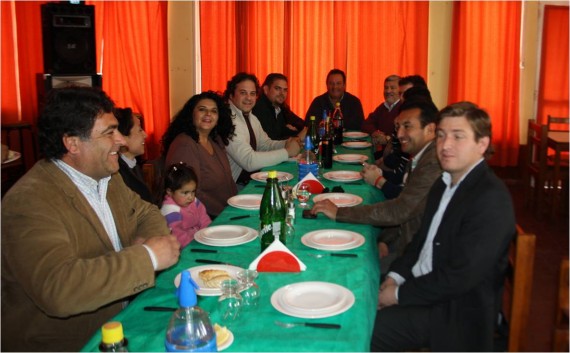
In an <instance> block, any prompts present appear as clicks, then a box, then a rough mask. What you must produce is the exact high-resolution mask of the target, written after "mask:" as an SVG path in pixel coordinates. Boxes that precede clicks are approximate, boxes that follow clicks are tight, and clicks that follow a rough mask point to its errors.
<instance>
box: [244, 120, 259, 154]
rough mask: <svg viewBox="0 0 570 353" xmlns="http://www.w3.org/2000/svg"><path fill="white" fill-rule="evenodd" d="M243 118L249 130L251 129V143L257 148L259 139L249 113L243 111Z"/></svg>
mask: <svg viewBox="0 0 570 353" xmlns="http://www.w3.org/2000/svg"><path fill="white" fill-rule="evenodd" d="M243 118H244V119H245V123H246V124H247V130H248V131H249V144H250V146H251V148H253V149H254V150H256V149H257V140H256V139H255V133H253V128H252V127H251V122H250V121H249V113H243Z"/></svg>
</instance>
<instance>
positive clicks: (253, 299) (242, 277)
mask: <svg viewBox="0 0 570 353" xmlns="http://www.w3.org/2000/svg"><path fill="white" fill-rule="evenodd" d="M237 278H238V281H239V284H240V295H241V296H242V298H243V308H244V309H245V310H251V309H255V308H256V307H257V305H258V303H259V297H260V291H259V286H258V285H257V284H256V283H255V282H254V281H255V279H256V278H257V271H255V270H241V271H239V272H238V273H237Z"/></svg>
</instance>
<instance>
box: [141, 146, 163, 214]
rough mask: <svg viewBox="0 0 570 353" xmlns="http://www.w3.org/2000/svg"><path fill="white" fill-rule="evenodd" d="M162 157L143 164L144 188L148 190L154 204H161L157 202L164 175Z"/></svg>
mask: <svg viewBox="0 0 570 353" xmlns="http://www.w3.org/2000/svg"><path fill="white" fill-rule="evenodd" d="M164 164H165V162H164V157H162V156H160V157H158V158H156V159H151V160H148V161H146V162H145V163H144V164H143V176H144V180H145V183H146V186H147V187H148V189H149V190H150V194H151V195H152V199H153V201H154V203H159V201H161V202H162V200H159V198H160V197H161V194H162V175H163V174H164Z"/></svg>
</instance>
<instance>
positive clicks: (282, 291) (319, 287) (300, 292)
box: [271, 282, 354, 319]
mask: <svg viewBox="0 0 570 353" xmlns="http://www.w3.org/2000/svg"><path fill="white" fill-rule="evenodd" d="M353 304H354V294H353V293H352V292H351V291H350V290H348V289H347V288H345V287H343V286H339V285H338V284H334V283H328V282H299V283H294V284H289V285H287V286H284V287H281V288H279V289H278V290H276V291H275V292H274V293H273V295H271V305H273V307H274V308H275V309H277V311H279V312H281V313H283V314H286V315H289V316H294V317H300V318H307V319H316V318H324V317H330V316H334V315H338V314H340V313H343V312H345V311H347V310H348V309H350V308H351V307H352V305H353Z"/></svg>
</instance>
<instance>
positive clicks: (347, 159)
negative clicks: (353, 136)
mask: <svg viewBox="0 0 570 353" xmlns="http://www.w3.org/2000/svg"><path fill="white" fill-rule="evenodd" d="M333 160H334V161H337V162H339V163H347V164H362V163H364V162H366V161H367V160H368V157H367V156H365V155H363V154H337V155H336V156H333Z"/></svg>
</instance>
